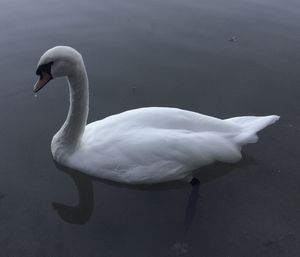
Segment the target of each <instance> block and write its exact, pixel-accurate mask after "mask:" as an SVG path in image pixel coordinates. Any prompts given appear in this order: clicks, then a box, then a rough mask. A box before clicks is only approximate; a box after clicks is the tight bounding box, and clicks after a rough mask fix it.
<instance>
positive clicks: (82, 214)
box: [0, 155, 256, 236]
mask: <svg viewBox="0 0 300 257" xmlns="http://www.w3.org/2000/svg"><path fill="white" fill-rule="evenodd" d="M54 163H55V165H56V167H57V168H58V169H59V170H61V171H63V172H65V173H66V174H68V175H69V176H70V177H71V178H72V179H73V181H74V184H75V185H76V188H77V190H78V196H79V202H78V204H77V205H76V206H67V205H64V204H61V203H56V202H53V203H52V205H53V209H54V210H56V211H57V213H58V215H59V216H60V217H61V218H62V219H63V220H64V221H65V222H68V223H72V224H85V223H86V222H87V221H88V220H89V219H90V217H91V215H92V212H93V210H94V191H93V184H92V181H93V180H95V181H100V182H102V183H106V184H110V185H114V186H118V187H125V188H129V189H135V190H147V191H151V190H152V191H154V190H170V189H175V188H180V187H181V188H182V187H183V186H190V187H191V192H190V194H189V198H188V203H187V205H186V210H185V220H184V228H185V233H184V234H185V236H186V235H187V233H188V231H189V229H190V227H191V226H192V223H193V220H194V217H195V215H196V211H197V206H198V199H199V198H200V183H199V181H201V183H202V184H203V183H207V182H210V181H212V180H214V179H217V178H219V177H222V176H225V175H227V174H228V173H230V172H232V171H233V170H235V169H245V168H246V167H247V166H250V165H254V164H255V163H256V161H255V160H254V159H253V158H251V157H250V156H249V155H245V156H244V157H243V159H242V160H241V161H240V162H239V163H238V164H234V163H233V164H231V163H230V164H228V163H215V164H212V165H210V166H207V167H204V168H202V169H199V170H197V171H195V173H196V175H197V179H195V180H194V181H193V183H191V184H192V185H187V184H186V183H182V182H169V183H163V184H155V185H138V186H137V185H127V184H120V183H117V182H112V181H107V180H102V179H99V178H95V177H91V176H89V175H86V174H83V173H81V172H79V171H77V170H74V169H71V168H68V167H65V166H62V165H61V164H58V163H57V162H55V161H54ZM0 199H1V197H0Z"/></svg>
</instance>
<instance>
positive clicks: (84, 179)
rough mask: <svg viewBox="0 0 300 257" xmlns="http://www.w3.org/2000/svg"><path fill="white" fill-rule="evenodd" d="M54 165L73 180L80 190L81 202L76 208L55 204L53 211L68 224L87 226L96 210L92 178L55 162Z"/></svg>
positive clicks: (53, 204)
mask: <svg viewBox="0 0 300 257" xmlns="http://www.w3.org/2000/svg"><path fill="white" fill-rule="evenodd" d="M54 163H55V165H56V167H57V168H58V169H60V170H61V171H63V172H65V173H66V174H68V175H69V176H70V177H71V178H72V179H73V181H74V184H75V186H76V188H77V190H78V197H79V202H78V204H77V205H76V206H67V205H64V204H60V203H56V202H53V203H52V206H53V209H55V210H56V211H57V213H58V215H59V216H60V217H61V218H62V219H63V220H64V221H66V222H68V223H72V224H85V223H86V222H87V221H88V220H89V219H90V217H91V215H92V212H93V210H94V191H93V183H92V180H91V178H90V177H89V176H87V175H85V174H83V173H81V172H79V171H76V170H73V169H70V168H67V167H64V166H62V165H60V164H58V163H57V162H55V161H54Z"/></svg>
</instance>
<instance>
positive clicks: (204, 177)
mask: <svg viewBox="0 0 300 257" xmlns="http://www.w3.org/2000/svg"><path fill="white" fill-rule="evenodd" d="M256 163H257V162H256V161H255V159H253V158H252V157H251V156H249V155H246V154H244V155H243V158H242V160H241V161H240V162H238V163H214V164H212V165H209V166H207V167H203V168H201V169H199V170H197V171H195V174H196V177H197V178H198V179H199V181H201V184H204V183H208V182H211V181H213V180H215V179H217V178H219V177H223V176H225V175H227V174H229V173H231V172H232V171H234V170H236V169H240V170H241V169H245V168H247V167H248V166H252V165H255V164H256ZM199 198H200V183H198V184H197V183H195V184H194V185H193V187H192V190H191V193H190V195H189V199H188V204H187V207H186V211H185V221H184V227H185V235H187V233H188V231H189V229H190V227H191V225H192V223H193V219H194V217H195V214H196V211H197V207H198V204H197V203H198V199H199Z"/></svg>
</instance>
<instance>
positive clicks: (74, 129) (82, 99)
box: [51, 61, 89, 157]
mask: <svg viewBox="0 0 300 257" xmlns="http://www.w3.org/2000/svg"><path fill="white" fill-rule="evenodd" d="M67 80H68V84H69V91H70V106H69V112H68V116H67V119H66V120H65V122H64V124H63V125H62V127H61V128H60V130H59V131H58V132H57V133H56V134H55V136H54V137H53V140H52V144H51V149H52V154H53V155H54V156H57V155H61V154H62V152H64V153H66V154H67V153H70V152H73V151H74V150H76V149H77V147H78V145H79V144H80V142H81V138H82V135H83V133H84V129H85V126H86V122H87V117H88V111H89V92H88V78H87V73H86V70H85V66H84V63H83V61H81V62H80V63H78V65H77V66H76V69H75V70H74V71H73V72H72V74H70V75H69V76H68V77H67ZM57 157H58V156H57Z"/></svg>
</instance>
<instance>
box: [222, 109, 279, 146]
mask: <svg viewBox="0 0 300 257" xmlns="http://www.w3.org/2000/svg"><path fill="white" fill-rule="evenodd" d="M279 118H280V117H279V116H277V115H270V116H262V117H257V116H243V117H235V118H230V119H227V121H230V122H233V123H235V124H237V125H239V126H240V127H241V128H242V132H241V133H240V134H239V135H237V136H236V137H235V140H236V142H237V143H239V144H240V145H245V144H249V143H255V142H257V140H258V137H257V135H256V133H257V132H259V131H260V130H262V129H264V128H265V127H267V126H269V125H271V124H273V123H275V122H276V121H277V120H279Z"/></svg>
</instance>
